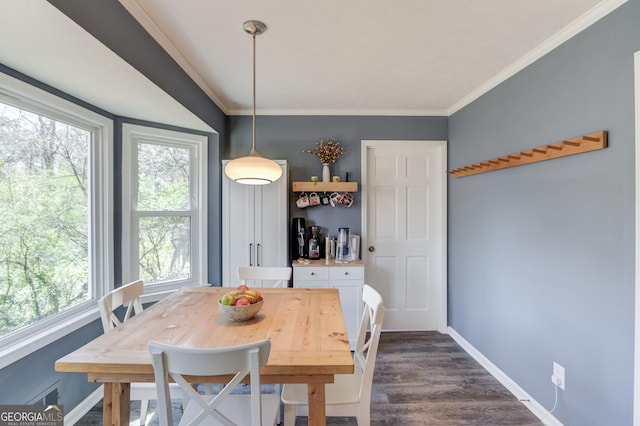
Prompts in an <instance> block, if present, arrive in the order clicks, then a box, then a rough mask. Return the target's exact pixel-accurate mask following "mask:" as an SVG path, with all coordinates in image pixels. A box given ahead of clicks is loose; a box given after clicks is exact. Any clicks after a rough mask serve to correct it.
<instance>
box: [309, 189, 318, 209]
mask: <svg viewBox="0 0 640 426" xmlns="http://www.w3.org/2000/svg"><path fill="white" fill-rule="evenodd" d="M309 204H310V205H312V206H317V205H319V204H320V196H319V195H318V194H316V193H315V192H312V193H311V194H309Z"/></svg>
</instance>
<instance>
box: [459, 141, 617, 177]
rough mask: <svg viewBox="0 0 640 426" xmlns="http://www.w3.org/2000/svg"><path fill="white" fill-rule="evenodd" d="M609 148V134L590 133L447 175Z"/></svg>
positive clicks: (504, 167)
mask: <svg viewBox="0 0 640 426" xmlns="http://www.w3.org/2000/svg"><path fill="white" fill-rule="evenodd" d="M606 147H607V132H606V131H605V130H602V131H600V132H595V133H590V134H588V135H584V136H579V137H577V138H573V139H566V140H563V141H560V142H556V143H552V144H550V145H542V146H539V147H537V148H533V149H529V150H526V151H520V152H516V153H514V154H509V155H505V156H504V157H498V158H493V159H491V160H487V161H482V162H480V163H475V164H469V165H468V166H463V167H458V168H457V169H453V170H449V171H448V172H447V173H449V174H451V175H453V176H454V177H457V178H458V177H462V176H469V175H475V174H478V173H484V172H491V171H493V170H500V169H506V168H509V167H515V166H522V165H523V164H529V163H537V162H538V161H544V160H551V159H553V158H560V157H566V156H568V155H574V154H580V153H583V152H589V151H596V150H598V149H603V148H606Z"/></svg>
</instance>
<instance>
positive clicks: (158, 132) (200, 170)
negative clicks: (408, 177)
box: [122, 123, 208, 294]
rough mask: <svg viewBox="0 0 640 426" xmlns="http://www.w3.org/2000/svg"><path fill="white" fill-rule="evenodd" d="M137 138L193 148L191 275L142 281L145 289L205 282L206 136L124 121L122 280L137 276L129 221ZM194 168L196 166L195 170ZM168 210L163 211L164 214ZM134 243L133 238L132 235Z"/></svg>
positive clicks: (153, 290) (160, 289)
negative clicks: (188, 277)
mask: <svg viewBox="0 0 640 426" xmlns="http://www.w3.org/2000/svg"><path fill="white" fill-rule="evenodd" d="M138 140H145V141H153V142H162V141H165V142H166V143H167V144H170V145H175V144H181V145H187V146H189V147H191V148H192V149H193V153H194V161H193V162H192V164H191V176H192V178H193V180H192V182H191V199H192V205H193V206H194V209H195V210H196V211H197V214H196V220H194V221H193V223H192V240H191V253H192V258H191V278H190V279H188V280H181V281H171V282H168V283H158V284H152V285H146V284H145V293H152V294H155V293H164V292H168V291H173V290H176V289H177V288H179V287H183V286H196V285H207V142H208V139H207V137H206V136H203V135H197V134H192V133H185V132H177V131H173V130H166V129H159V128H154V127H147V126H140V125H136V124H129V123H125V124H124V125H123V127H122V281H123V282H124V283H126V282H131V281H134V280H137V279H138V269H137V259H134V258H135V257H136V256H135V255H134V253H135V249H134V247H133V244H134V239H133V238H132V235H133V232H132V230H133V229H136V228H135V226H134V223H133V221H134V220H136V218H137V215H136V214H135V212H134V210H133V196H134V194H135V188H136V182H137V176H136V175H135V170H134V166H135V164H134V160H135V159H136V157H137V155H136V146H137V145H136V143H137V141H138ZM196 169H197V170H196ZM170 213H172V212H170V211H167V214H170ZM135 241H136V243H137V238H136V239H135Z"/></svg>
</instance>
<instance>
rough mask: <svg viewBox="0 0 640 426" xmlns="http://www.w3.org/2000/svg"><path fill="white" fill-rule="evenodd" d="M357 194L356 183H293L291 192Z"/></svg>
mask: <svg viewBox="0 0 640 426" xmlns="http://www.w3.org/2000/svg"><path fill="white" fill-rule="evenodd" d="M334 191H335V192H358V182H293V192H334Z"/></svg>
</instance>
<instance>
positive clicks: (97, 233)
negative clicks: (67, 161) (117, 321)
mask: <svg viewBox="0 0 640 426" xmlns="http://www.w3.org/2000/svg"><path fill="white" fill-rule="evenodd" d="M0 99H3V100H6V101H7V102H9V103H16V102H19V103H25V104H28V105H31V106H33V107H35V108H36V109H39V110H40V111H43V112H47V113H48V114H49V115H51V116H53V117H59V118H63V119H64V120H65V121H67V122H72V123H77V124H79V125H81V126H82V127H86V126H87V125H88V126H90V127H92V128H93V130H94V132H95V133H94V135H95V140H94V141H93V143H92V146H91V149H92V153H93V155H92V161H93V164H92V167H93V170H94V171H95V173H94V174H93V175H92V179H91V183H92V189H93V192H92V193H93V194H97V195H98V196H97V197H94V198H93V199H92V201H91V205H90V213H89V214H90V219H91V220H90V221H89V222H90V224H91V225H90V226H91V233H90V234H91V239H90V241H89V247H90V248H93V249H92V250H90V251H89V262H90V265H91V268H90V276H89V280H90V282H93V283H95V286H91V287H90V291H92V290H93V291H94V293H95V294H90V297H91V299H90V300H89V301H87V302H84V303H81V304H79V305H78V306H75V307H74V308H71V309H68V310H66V311H64V312H61V313H59V314H56V315H53V316H51V317H50V318H46V319H44V320H42V321H39V322H37V323H36V324H33V325H31V326H29V327H26V328H24V329H22V330H18V331H16V332H14V333H11V334H9V335H7V336H3V337H1V338H0V347H1V348H2V349H0V368H4V367H6V366H7V365H9V364H11V363H13V362H15V361H17V360H19V359H20V358H23V357H25V356H27V355H29V354H31V353H33V352H35V351H37V350H38V349H41V348H43V347H44V346H46V345H48V344H50V343H52V342H54V341H56V340H58V339H60V338H62V337H64V336H66V335H68V334H70V333H72V332H73V331H75V330H78V329H80V328H81V327H83V326H85V325H87V324H89V323H90V322H92V321H94V320H95V319H97V318H99V313H98V308H97V300H98V299H99V298H100V297H101V296H102V295H103V294H105V292H107V291H109V289H111V288H113V252H114V251H113V121H112V120H111V119H109V118H107V117H105V116H103V115H100V114H97V113H95V112H93V111H90V110H87V109H85V108H83V107H81V106H80V105H77V104H75V103H73V102H70V101H67V100H65V99H62V98H60V97H58V96H56V95H53V94H51V93H49V92H46V91H44V90H42V89H39V88H37V87H35V86H32V85H30V84H28V83H25V82H23V81H21V80H18V79H16V78H14V77H11V76H9V75H7V74H4V73H0Z"/></svg>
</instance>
